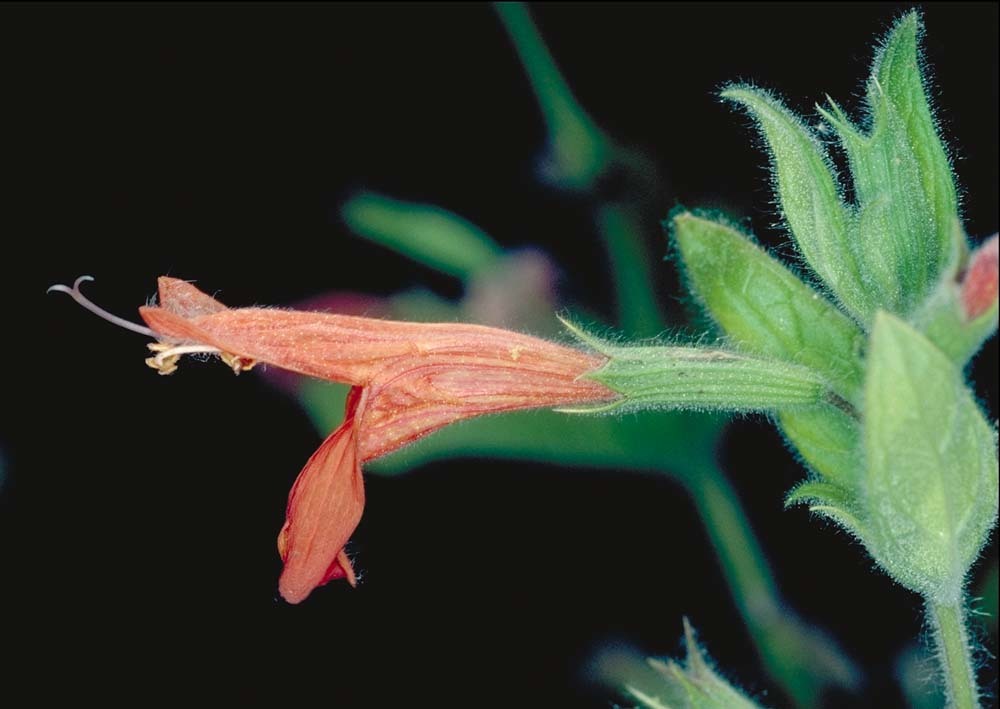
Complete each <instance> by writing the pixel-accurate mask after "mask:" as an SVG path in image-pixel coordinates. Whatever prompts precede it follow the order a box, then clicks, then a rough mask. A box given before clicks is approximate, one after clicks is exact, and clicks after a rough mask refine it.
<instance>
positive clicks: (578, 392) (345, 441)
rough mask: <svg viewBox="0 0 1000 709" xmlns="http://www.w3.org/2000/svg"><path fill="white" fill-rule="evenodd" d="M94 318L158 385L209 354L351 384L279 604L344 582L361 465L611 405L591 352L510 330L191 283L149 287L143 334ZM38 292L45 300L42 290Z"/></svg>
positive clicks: (299, 484) (310, 494)
mask: <svg viewBox="0 0 1000 709" xmlns="http://www.w3.org/2000/svg"><path fill="white" fill-rule="evenodd" d="M83 280H89V279H88V278H87V277H84V278H81V279H78V280H77V282H76V283H75V284H74V285H73V287H72V288H70V287H67V286H53V288H52V289H54V290H58V291H62V292H65V293H68V294H70V295H71V296H72V297H73V298H74V299H75V300H76V301H77V302H78V303H80V304H81V305H83V306H84V307H86V308H88V309H89V310H92V311H93V312H96V313H97V314H99V315H101V316H102V317H104V318H106V319H108V320H111V321H112V322H115V323H116V324H118V325H122V326H124V327H127V328H128V329H130V330H133V331H136V332H140V333H142V334H145V335H148V336H150V337H153V338H155V339H156V342H155V343H151V344H150V345H149V348H150V350H151V351H152V352H153V356H151V357H150V358H149V359H147V360H146V362H147V364H149V365H150V366H151V367H153V368H154V369H156V370H158V371H159V373H160V374H171V373H172V372H174V371H175V370H176V369H177V364H178V361H179V360H180V358H181V357H182V356H184V355H185V354H196V353H202V354H212V355H217V356H218V357H219V358H220V359H222V360H223V361H224V362H225V363H226V364H227V365H228V366H229V367H231V368H232V369H233V371H234V372H235V373H237V374H239V373H240V372H241V371H244V370H248V369H250V368H251V367H253V366H255V365H256V364H259V363H262V364H269V365H273V366H275V367H280V368H281V369H285V370H289V371H291V372H296V373H298V374H304V375H308V376H313V377H319V378H321V379H327V380H331V381H336V382H343V383H346V384H350V385H351V387H352V388H351V391H350V393H349V395H348V397H347V403H346V406H345V415H344V422H343V423H342V424H341V425H340V427H339V428H337V430H335V431H334V432H333V433H332V434H330V436H329V437H328V438H327V439H326V440H325V441H324V442H323V443H322V444H321V445H320V447H319V449H318V450H317V451H316V452H315V453H314V454H313V455H312V457H311V458H310V459H309V461H308V462H307V463H306V465H305V467H304V468H303V469H302V472H301V473H299V476H298V479H297V480H296V481H295V484H294V485H293V486H292V490H291V492H290V493H289V497H288V507H287V511H286V521H285V525H284V527H283V528H282V529H281V532H280V534H279V535H278V552H279V554H280V555H281V558H282V560H283V561H284V569H283V571H282V574H281V578H280V580H279V582H278V589H279V591H280V593H281V595H282V597H283V598H284V599H285V600H286V601H288V602H289V603H299V602H301V601H303V600H304V599H305V598H306V597H307V596H308V595H309V594H310V593H311V592H312V591H313V589H315V588H316V587H318V586H322V585H323V584H325V583H327V582H328V581H331V580H333V579H338V578H343V579H346V580H347V582H348V583H350V584H351V585H354V584H355V574H354V570H353V568H352V566H351V562H350V560H349V559H348V557H347V554H346V553H345V552H344V546H345V545H346V544H347V541H348V539H349V538H350V536H351V534H352V533H353V532H354V529H355V528H356V527H357V525H358V522H359V521H360V519H361V513H362V510H363V508H364V500H365V495H364V484H363V481H362V477H361V466H362V464H363V463H365V462H366V461H369V460H373V459H375V458H378V457H379V456H382V455H385V454H387V453H390V452H392V451H394V450H396V449H398V448H400V447H401V446H405V445H406V444H408V443H412V442H413V441H416V440H417V439H419V438H421V437H422V436H425V435H427V434H429V433H431V432H433V431H436V430H437V429H439V428H441V427H443V426H446V425H448V424H450V423H453V422H455V421H460V420H462V419H467V418H471V417H473V416H480V415H483V414H490V413H499V412H503V411H514V410H517V409H528V408H536V407H558V406H570V405H573V406H578V405H581V404H591V403H593V404H605V403H607V402H610V401H613V400H614V399H616V398H618V394H616V393H615V392H613V391H612V390H610V389H608V388H606V387H605V386H603V385H602V384H599V383H597V382H595V381H592V380H590V379H587V378H584V377H583V375H585V374H587V373H588V372H590V371H592V370H594V369H596V368H598V367H600V366H601V365H602V364H603V363H604V362H605V361H606V360H605V358H604V357H603V356H601V355H595V354H590V353H585V352H581V351H579V350H576V349H572V348H569V347H564V346H561V345H557V344H554V343H551V342H547V341H545V340H540V339H537V338H534V337H530V336H527V335H522V334H519V333H516V332H510V331H507V330H501V329H497V328H491V327H483V326H479V325H466V324H457V323H449V324H436V323H434V324H424V323H409V322H397V321H391V320H378V319H373V318H364V317H357V316H350V315H337V314H332V313H314V312H302V311H294V310H279V309H274V308H228V307H226V306H225V305H223V304H222V303H220V302H219V301H217V300H215V299H214V298H212V297H211V296H209V295H207V294H205V293H203V292H202V291H200V290H198V289H197V288H195V287H194V286H193V285H191V284H190V283H187V282H185V281H181V280H178V279H176V278H166V277H163V278H160V279H159V304H158V305H156V306H145V307H141V308H139V314H140V315H141V316H142V319H143V320H144V321H145V322H146V324H147V325H148V327H142V326H141V325H137V324H135V323H131V322H128V321H126V320H122V319H121V318H118V317H116V316H114V315H111V314H109V313H107V312H105V311H103V310H102V309H100V308H99V307H97V306H96V305H94V304H93V303H91V302H90V301H89V300H87V299H86V298H85V297H84V296H83V295H82V294H81V293H80V290H79V285H80V283H81V282H82V281H83ZM52 289H50V290H52Z"/></svg>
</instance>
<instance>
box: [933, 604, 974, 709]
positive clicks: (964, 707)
mask: <svg viewBox="0 0 1000 709" xmlns="http://www.w3.org/2000/svg"><path fill="white" fill-rule="evenodd" d="M927 614H928V617H929V619H930V622H931V625H932V626H933V628H934V641H935V642H936V643H937V650H938V652H937V654H938V660H939V661H940V663H941V671H942V672H943V673H944V681H945V690H946V694H947V697H948V707H949V709H976V708H977V707H978V706H979V692H978V690H977V689H976V674H975V671H974V670H973V667H972V652H971V650H970V648H969V636H968V633H967V632H966V630H965V613H964V611H963V610H962V605H961V602H955V603H934V602H928V610H927Z"/></svg>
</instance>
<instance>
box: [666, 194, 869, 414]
mask: <svg viewBox="0 0 1000 709" xmlns="http://www.w3.org/2000/svg"><path fill="white" fill-rule="evenodd" d="M671 224H672V231H673V239H674V242H675V243H676V245H677V248H678V250H679V252H680V255H681V258H682V261H683V264H684V269H685V273H686V275H687V279H688V284H689V286H690V288H691V290H692V291H694V293H695V295H696V296H697V297H698V299H699V300H700V301H701V302H702V303H703V304H704V305H705V307H706V309H707V310H708V312H709V313H710V314H711V315H712V317H713V318H714V319H715V321H716V322H717V323H718V324H719V326H720V327H721V328H722V329H723V331H724V332H725V333H726V335H728V337H729V339H730V340H731V341H732V342H733V343H734V344H735V345H736V346H737V347H739V348H741V349H743V350H745V351H747V352H752V353H756V354H760V355H764V356H767V357H774V358H778V359H784V360H787V361H789V362H795V363H798V364H802V365H805V366H808V367H810V368H812V369H814V370H816V371H818V372H821V373H822V374H823V376H824V377H826V379H827V380H828V381H829V382H830V386H831V387H832V388H833V389H834V391H836V392H837V393H838V394H839V395H840V396H842V397H843V398H844V399H846V400H848V401H855V402H856V401H857V400H858V399H859V397H860V391H861V382H862V376H863V375H862V363H861V358H860V355H859V351H860V349H861V344H862V342H863V341H864V338H863V335H862V333H861V331H860V330H859V329H858V327H857V326H856V325H855V324H854V322H853V321H851V319H850V318H848V317H846V316H845V315H844V314H843V313H841V312H840V311H839V310H838V309H837V308H836V307H834V306H833V305H832V304H831V303H830V302H829V301H827V300H826V299H825V298H824V297H823V296H822V295H820V294H819V293H817V292H816V291H814V290H813V289H812V288H810V287H809V286H807V285H806V284H805V283H803V282H802V281H801V280H799V279H798V278H797V277H796V276H795V274H793V273H792V272H791V271H789V270H788V269H787V268H785V267H784V266H782V265H781V263H779V262H778V261H777V260H775V259H774V258H771V257H770V256H769V255H768V254H767V253H765V252H764V251H763V250H761V249H760V248H758V247H757V246H756V245H755V244H754V243H753V242H752V241H751V240H750V238H749V237H747V236H745V235H743V234H741V233H740V232H739V231H737V230H736V229H733V228H732V227H730V226H727V225H725V224H721V223H719V222H717V221H712V220H710V219H707V218H705V217H701V216H697V215H695V214H692V213H691V212H680V213H678V214H676V215H675V216H674V217H673V219H672V220H671Z"/></svg>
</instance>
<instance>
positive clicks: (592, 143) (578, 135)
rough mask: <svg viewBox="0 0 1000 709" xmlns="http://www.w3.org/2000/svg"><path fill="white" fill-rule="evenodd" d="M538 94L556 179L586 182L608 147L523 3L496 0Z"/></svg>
mask: <svg viewBox="0 0 1000 709" xmlns="http://www.w3.org/2000/svg"><path fill="white" fill-rule="evenodd" d="M494 7H495V8H496V12H497V14H498V15H499V16H500V20H501V22H503V25H504V28H505V29H506V30H507V34H508V35H509V36H510V39H511V42H513V44H514V49H515V50H516V51H517V55H518V57H519V58H520V60H521V64H522V65H523V66H524V71H525V73H526V74H527V76H528V80H529V81H530V82H531V88H532V90H533V91H534V92H535V96H536V97H537V99H538V106H539V108H540V109H541V112H542V117H543V119H544V120H545V127H546V128H547V130H548V134H549V140H550V142H551V148H552V152H553V155H552V156H551V157H552V159H553V162H554V163H555V164H554V165H553V168H554V169H555V171H556V172H557V173H558V174H557V175H554V177H556V178H557V179H559V181H560V182H569V183H572V184H574V185H576V186H580V187H582V186H585V185H588V184H589V183H590V182H591V181H592V180H593V179H594V178H595V177H597V176H598V175H599V174H600V172H601V170H602V169H603V168H604V166H605V163H606V161H607V160H608V156H609V154H610V152H611V147H610V145H609V144H608V141H607V139H606V138H605V137H604V134H603V133H602V132H601V131H600V129H599V128H598V127H597V126H596V125H595V124H594V122H593V121H592V120H591V119H590V116H588V115H587V112H586V111H584V110H583V107H582V106H581V105H580V104H579V102H578V101H577V100H576V98H575V97H574V96H573V92H572V91H571V90H570V88H569V85H568V84H567V83H566V80H565V79H564V78H563V76H562V74H561V73H560V72H559V67H557V66H556V62H555V60H554V59H553V58H552V54H551V53H549V50H548V47H546V46H545V42H544V40H543V39H542V36H541V34H539V32H538V28H537V27H535V24H534V22H532V20H531V14H530V13H529V12H528V8H527V7H526V6H525V5H524V3H520V2H498V3H494Z"/></svg>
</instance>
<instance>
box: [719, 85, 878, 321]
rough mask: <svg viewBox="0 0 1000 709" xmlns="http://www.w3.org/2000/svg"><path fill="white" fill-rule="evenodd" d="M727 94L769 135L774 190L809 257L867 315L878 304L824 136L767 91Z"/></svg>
mask: <svg viewBox="0 0 1000 709" xmlns="http://www.w3.org/2000/svg"><path fill="white" fill-rule="evenodd" d="M722 97H723V98H726V99H728V100H730V101H735V102H736V103H739V104H741V105H742V106H743V107H744V108H746V109H747V110H748V111H749V113H750V115H751V116H752V117H753V118H754V119H755V120H756V121H757V123H758V125H759V127H760V130H761V133H763V135H764V138H765V139H766V140H767V145H768V148H769V149H770V152H771V163H772V169H773V178H774V185H775V192H776V193H777V196H778V199H779V201H780V203H781V209H782V212H783V214H784V217H785V221H786V222H787V224H788V228H789V229H790V230H791V233H792V236H793V237H794V238H795V242H796V244H798V247H799V251H801V252H802V255H803V256H804V257H805V260H806V262H808V264H809V266H810V267H811V268H812V269H813V271H815V272H816V274H817V275H818V276H819V277H820V278H821V279H822V280H823V282H824V283H825V284H826V285H827V286H828V287H829V288H830V290H831V291H832V292H833V294H834V295H835V296H836V297H837V298H838V299H839V300H840V301H841V302H842V303H843V304H844V306H845V307H846V308H847V309H848V310H849V311H850V312H851V313H853V314H854V316H855V317H857V318H858V319H860V320H862V321H864V320H867V318H868V316H870V314H871V312H872V310H873V308H874V305H873V301H872V300H871V298H870V296H869V294H868V291H867V289H866V288H865V285H864V282H863V280H862V277H861V272H860V270H859V268H858V264H857V258H858V257H857V254H855V253H854V248H853V245H852V242H851V240H850V234H849V232H848V223H849V221H850V211H849V210H848V208H847V207H846V206H845V205H844V203H843V202H842V200H841V198H840V191H839V189H838V186H837V180H836V178H835V176H834V172H833V168H832V166H831V165H830V162H829V159H828V158H827V156H826V154H825V152H824V150H823V148H822V146H821V145H820V143H819V141H818V140H817V139H816V137H815V136H814V135H813V134H812V133H811V132H810V131H809V130H808V129H807V128H806V127H805V126H804V125H803V124H802V122H801V121H800V120H799V119H798V118H797V117H796V116H795V115H794V114H793V113H792V112H791V111H789V110H788V109H787V108H785V106H783V105H782V104H781V102H780V101H778V100H777V99H776V98H774V97H773V96H771V95H770V94H768V93H766V92H764V91H761V90H759V89H754V88H752V87H749V86H732V87H730V88H727V89H726V90H725V91H723V92H722Z"/></svg>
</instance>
